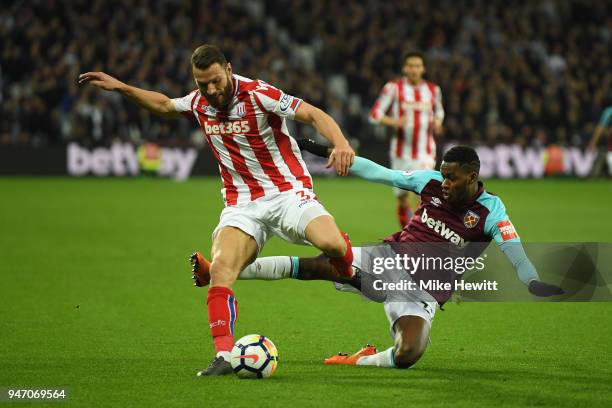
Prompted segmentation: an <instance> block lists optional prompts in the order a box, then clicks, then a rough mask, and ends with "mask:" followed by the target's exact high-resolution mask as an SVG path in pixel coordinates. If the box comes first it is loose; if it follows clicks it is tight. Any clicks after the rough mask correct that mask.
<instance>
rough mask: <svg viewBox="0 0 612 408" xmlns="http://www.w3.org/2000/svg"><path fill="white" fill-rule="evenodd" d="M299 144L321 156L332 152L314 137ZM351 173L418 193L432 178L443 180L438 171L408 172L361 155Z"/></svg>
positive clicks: (356, 158)
mask: <svg viewBox="0 0 612 408" xmlns="http://www.w3.org/2000/svg"><path fill="white" fill-rule="evenodd" d="M298 146H299V147H300V149H301V150H306V151H308V152H310V153H312V154H314V155H315V156H319V157H328V156H329V155H330V153H331V149H330V148H329V147H327V146H323V145H321V144H319V143H317V142H315V141H314V140H312V139H301V140H298ZM350 174H352V175H354V176H357V177H360V178H362V179H365V180H368V181H371V182H373V183H381V184H387V185H389V186H393V187H398V188H401V189H404V190H410V191H414V192H415V193H417V194H420V193H421V190H423V187H424V186H425V184H427V183H428V182H429V180H431V179H432V178H438V179H439V180H442V177H441V176H440V173H439V172H437V171H431V170H416V171H413V172H410V173H406V172H404V171H401V170H391V169H389V168H387V167H384V166H381V165H380V164H378V163H374V162H373V161H371V160H368V159H365V158H363V157H359V156H357V157H355V161H354V163H353V165H352V166H351V170H350Z"/></svg>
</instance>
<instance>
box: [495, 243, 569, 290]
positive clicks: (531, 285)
mask: <svg viewBox="0 0 612 408" xmlns="http://www.w3.org/2000/svg"><path fill="white" fill-rule="evenodd" d="M499 247H500V249H501V250H502V251H503V253H504V254H505V255H506V257H507V258H508V260H509V261H510V262H511V263H512V266H513V267H514V270H515V271H516V274H517V275H518V278H519V279H520V280H521V282H523V283H524V284H525V285H527V287H528V289H529V292H531V294H533V295H536V296H542V297H547V296H554V295H562V294H563V293H565V292H564V291H563V289H561V288H560V287H559V286H556V285H551V284H550V283H546V282H542V281H540V277H539V276H538V272H537V271H536V269H535V267H534V266H533V264H532V263H531V261H530V260H529V258H528V257H527V254H526V253H525V249H524V248H523V245H522V244H521V243H520V242H504V243H502V244H501V245H500V246H499Z"/></svg>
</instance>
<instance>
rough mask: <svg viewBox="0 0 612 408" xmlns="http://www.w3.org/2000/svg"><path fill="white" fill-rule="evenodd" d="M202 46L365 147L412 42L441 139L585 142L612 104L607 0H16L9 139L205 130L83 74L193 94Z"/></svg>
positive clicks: (1, 138)
mask: <svg viewBox="0 0 612 408" xmlns="http://www.w3.org/2000/svg"><path fill="white" fill-rule="evenodd" d="M202 43H214V44H216V45H218V46H219V47H220V48H221V49H222V50H223V51H224V52H225V53H226V55H227V57H228V59H229V60H230V61H231V62H232V65H233V68H234V72H236V73H238V74H241V75H243V76H247V77H251V78H259V79H263V80H266V81H268V82H270V83H271V84H273V85H276V86H278V87H280V88H282V89H283V90H285V91H286V92H288V93H291V94H294V95H296V96H299V97H301V98H303V99H305V100H306V101H308V102H310V103H312V104H314V105H316V106H319V107H321V108H323V109H324V110H326V111H327V112H328V113H330V114H331V115H332V116H333V117H334V118H335V119H336V120H337V121H338V122H339V123H340V125H341V127H342V128H343V130H344V131H345V134H346V135H347V136H348V137H349V138H351V139H352V140H353V141H354V142H355V143H356V144H360V145H361V146H362V147H366V146H368V145H371V144H381V143H384V142H383V140H384V138H385V130H384V129H383V128H381V127H373V126H372V125H370V124H368V120H367V114H368V110H369V108H370V106H371V105H372V104H373V102H374V100H375V99H376V97H377V95H378V93H379V91H380V89H381V88H382V86H383V85H384V84H385V82H386V81H388V80H390V79H393V78H397V77H398V76H399V75H400V72H401V71H400V69H401V64H402V61H401V56H402V54H403V53H404V52H405V51H408V50H413V49H419V50H422V51H424V53H425V55H426V58H427V60H426V66H427V78H428V79H429V80H431V81H433V82H436V83H438V84H439V85H440V86H441V88H442V92H443V103H444V107H445V110H446V119H445V122H444V135H443V138H444V139H445V140H449V141H450V140H453V141H461V142H470V143H483V144H493V143H507V142H518V143H523V144H528V145H531V144H545V143H559V144H563V145H577V146H584V145H585V144H586V143H587V142H588V140H589V138H590V136H591V134H592V131H593V128H594V126H595V123H596V122H597V120H598V118H599V115H600V113H601V111H602V110H603V108H604V107H605V106H606V104H611V103H612V59H611V58H612V57H611V53H610V50H611V49H612V5H611V4H610V2H605V1H597V0H592V1H589V0H586V1H571V0H559V1H554V0H544V1H512V2H508V1H500V0H495V1H484V0H482V1H479V0H475V1H467V0H449V1H445V0H443V1H436V2H422V1H386V2H381V1H379V0H365V1H359V2H357V1H354V2H353V1H350V2H342V1H311V0H250V1H231V0H229V1H179V0H159V1H148V0H141V1H130V2H123V1H106V0H70V1H68V0H66V1H60V0H44V1H37V0H34V1H8V2H7V1H5V2H3V4H2V10H1V11H0V102H1V111H0V115H1V118H2V119H1V125H0V145H30V146H47V145H59V144H64V143H67V142H69V141H78V142H80V143H82V144H85V145H96V144H108V143H110V142H111V141H113V140H125V141H133V142H135V143H139V142H142V141H154V142H157V143H160V144H163V145H175V146H176V145H190V144H194V143H195V144H198V143H201V140H202V138H201V136H200V133H199V131H198V130H197V127H196V124H195V123H191V122H190V121H188V120H177V121H168V120H165V119H161V118H157V117H155V116H154V115H151V114H149V113H148V112H146V111H144V110H142V109H140V108H139V107H137V106H136V105H134V104H132V103H130V102H129V101H127V100H126V99H124V98H122V97H121V96H120V95H118V94H116V93H109V92H101V91H99V90H97V89H94V88H92V87H84V88H81V87H79V86H77V82H76V80H77V76H78V74H79V73H81V72H87V71H105V72H107V73H109V74H111V75H113V76H115V77H117V78H119V79H120V80H122V81H124V82H126V83H129V84H131V85H135V86H138V87H142V88H146V89H151V90H158V91H160V92H163V93H165V94H167V95H168V96H170V97H179V96H183V95H185V94H187V93H188V92H189V91H191V90H192V89H194V88H195V86H194V83H193V79H192V77H191V71H190V65H189V58H190V55H191V52H192V51H193V49H194V48H195V47H197V46H198V45H200V44H202ZM308 131H309V130H308V129H307V128H305V127H304V128H302V127H299V126H298V128H297V129H295V132H296V133H298V135H299V136H304V135H308V136H310V134H308V133H307V132H308Z"/></svg>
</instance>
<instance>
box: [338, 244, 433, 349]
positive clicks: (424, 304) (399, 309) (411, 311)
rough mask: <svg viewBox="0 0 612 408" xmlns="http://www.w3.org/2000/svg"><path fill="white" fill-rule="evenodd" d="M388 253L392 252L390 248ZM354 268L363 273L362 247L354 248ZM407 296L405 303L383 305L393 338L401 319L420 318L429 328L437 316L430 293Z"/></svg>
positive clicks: (390, 254) (387, 302) (407, 293)
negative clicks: (407, 317)
mask: <svg viewBox="0 0 612 408" xmlns="http://www.w3.org/2000/svg"><path fill="white" fill-rule="evenodd" d="M388 251H392V250H391V249H390V248H388ZM388 256H390V257H393V256H395V253H394V252H389V253H388ZM353 268H355V269H358V270H360V271H363V269H362V262H361V248H360V247H353ZM366 272H367V271H366ZM409 276H410V275H409V274H406V277H409ZM337 288H338V287H337ZM405 294H406V299H405V301H401V302H400V301H386V302H384V303H383V305H384V308H385V314H386V315H387V319H388V320H389V325H390V331H391V337H395V322H397V320H398V319H399V318H400V317H402V316H418V317H420V318H422V319H423V320H425V321H426V322H427V323H428V324H429V327H431V324H432V322H433V318H434V316H435V314H436V309H437V307H438V302H436V301H435V299H433V297H431V295H429V294H428V293H424V294H422V295H421V296H417V294H415V293H414V292H409V291H406V292H405Z"/></svg>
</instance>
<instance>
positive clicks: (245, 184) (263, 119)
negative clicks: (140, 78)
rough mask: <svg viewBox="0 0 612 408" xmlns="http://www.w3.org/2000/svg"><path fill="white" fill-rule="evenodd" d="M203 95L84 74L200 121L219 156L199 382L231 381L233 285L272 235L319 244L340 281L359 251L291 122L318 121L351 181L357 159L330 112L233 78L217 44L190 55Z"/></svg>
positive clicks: (85, 79) (159, 110)
mask: <svg viewBox="0 0 612 408" xmlns="http://www.w3.org/2000/svg"><path fill="white" fill-rule="evenodd" d="M191 69H192V73H193V78H194V80H195V83H196V85H197V89H195V90H194V91H192V92H191V93H189V94H188V95H186V96H184V97H182V98H175V99H170V98H169V97H167V96H166V95H163V94H161V93H158V92H154V91H147V90H144V89H140V88H136V87H133V86H130V85H127V84H125V83H123V82H121V81H119V80H117V79H115V78H113V77H112V76H110V75H108V74H105V73H104V72H87V73H84V74H81V75H80V76H79V83H80V84H90V85H93V86H96V87H99V88H101V89H104V90H107V91H116V92H118V93H120V94H122V95H124V96H126V97H128V98H129V99H131V100H133V101H134V102H136V103H138V104H139V105H140V106H142V107H143V108H146V109H148V110H150V111H152V112H154V113H156V114H159V115H162V116H167V117H181V116H182V115H184V116H186V117H188V118H191V119H194V120H196V121H197V122H198V124H199V125H200V127H201V128H202V132H203V133H204V137H205V138H206V140H207V141H208V145H209V146H210V148H211V150H212V152H213V154H214V156H215V157H216V159H217V161H218V164H219V170H220V172H221V178H222V180H223V189H222V190H221V192H222V194H223V200H224V202H225V208H224V209H223V211H222V212H221V217H220V221H219V224H218V225H217V227H216V228H215V230H214V232H213V234H212V235H213V245H212V251H211V252H212V263H211V265H210V277H209V279H210V289H209V290H208V295H207V301H206V303H207V308H208V320H209V324H210V330H211V335H212V337H213V342H214V345H215V350H216V352H217V355H216V357H215V359H214V360H213V361H212V363H211V364H210V366H209V367H208V368H207V369H205V370H202V371H200V372H199V373H198V375H200V376H208V375H225V374H232V373H233V371H232V367H231V365H230V363H229V358H230V351H231V349H232V347H233V346H234V325H235V323H236V319H237V317H238V310H237V307H238V304H237V302H236V298H235V296H234V292H233V291H232V285H233V283H234V281H235V280H236V277H237V276H238V274H239V273H240V271H241V270H242V269H244V268H245V267H246V266H247V265H249V264H250V263H252V262H253V260H255V258H256V257H257V254H258V253H259V251H261V249H262V248H263V246H264V244H265V243H266V241H267V240H268V239H270V238H271V237H272V236H275V235H276V236H279V237H281V238H282V239H284V240H286V241H290V242H293V243H299V244H312V245H314V246H315V247H317V248H318V249H320V250H321V251H323V253H325V254H326V255H327V256H328V257H329V262H330V264H331V265H332V267H333V268H334V270H335V271H337V272H338V274H340V275H344V276H350V275H352V273H353V269H352V267H351V265H352V261H353V252H352V250H351V244H350V241H349V240H348V238H347V236H346V234H343V233H341V232H340V230H339V229H338V227H337V226H336V223H335V222H334V219H333V218H332V217H331V215H330V214H329V213H328V212H327V210H326V209H325V208H324V207H323V205H322V204H321V203H320V202H319V201H318V200H317V197H316V194H315V193H314V191H313V184H312V178H311V177H310V174H309V173H308V169H307V168H306V165H305V164H304V161H303V160H302V156H301V154H300V150H299V148H298V145H297V142H296V141H295V139H293V138H292V137H291V136H290V135H289V131H288V129H287V124H286V120H287V119H295V120H298V121H300V122H304V123H308V124H311V125H312V126H314V127H316V128H317V130H318V131H319V133H321V134H322V135H323V136H324V137H326V138H327V139H328V140H329V141H330V142H331V143H332V144H333V145H334V151H333V153H332V154H331V156H330V163H333V165H335V168H336V171H337V172H338V174H340V175H346V174H347V173H348V169H349V167H350V165H351V164H352V162H353V159H354V156H355V152H353V149H351V147H350V146H349V144H348V141H347V140H346V138H345V137H344V135H343V134H342V131H341V130H340V128H339V127H338V125H337V123H336V122H335V121H334V120H333V119H332V118H331V116H329V115H328V114H326V113H325V112H323V111H322V110H320V109H318V108H316V107H314V106H312V105H310V104H308V103H306V102H304V101H302V100H301V99H299V98H296V97H293V96H291V95H288V94H286V93H284V92H282V91H281V90H280V89H278V88H275V87H274V86H272V85H270V84H267V83H266V82H264V81H260V80H251V79H248V78H245V77H242V76H239V75H235V74H234V73H233V72H232V66H231V64H230V63H229V62H228V61H227V60H226V58H225V56H224V55H223V53H222V52H221V51H220V50H219V48H217V47H216V46H213V45H208V44H207V45H202V46H200V47H198V48H197V49H196V50H195V51H194V53H193V55H192V56H191Z"/></svg>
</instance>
